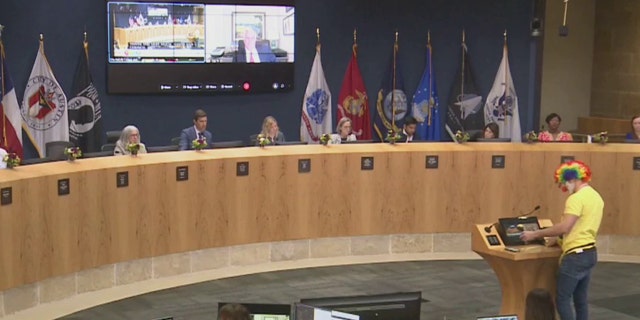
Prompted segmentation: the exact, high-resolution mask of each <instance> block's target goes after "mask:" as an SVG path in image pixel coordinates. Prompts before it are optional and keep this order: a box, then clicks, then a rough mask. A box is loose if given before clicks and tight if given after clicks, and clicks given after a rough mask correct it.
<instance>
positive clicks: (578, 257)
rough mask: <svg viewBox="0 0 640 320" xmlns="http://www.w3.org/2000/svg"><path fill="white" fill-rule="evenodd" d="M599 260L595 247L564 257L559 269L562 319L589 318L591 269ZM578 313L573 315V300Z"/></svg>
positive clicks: (557, 303)
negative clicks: (588, 292) (588, 296)
mask: <svg viewBox="0 0 640 320" xmlns="http://www.w3.org/2000/svg"><path fill="white" fill-rule="evenodd" d="M596 262H598V253H597V251H596V250H595V249H592V250H588V251H584V252H582V253H573V254H568V255H566V256H564V257H563V258H562V261H561V262H560V269H559V271H558V284H557V287H558V288H557V294H556V306H557V308H558V314H559V315H560V319H561V320H588V319H589V305H588V303H587V290H588V289H589V280H590V279H591V270H592V269H593V267H594V266H595V265H596ZM572 298H573V305H574V307H575V311H576V314H575V316H574V315H573V309H572V308H571V300H572Z"/></svg>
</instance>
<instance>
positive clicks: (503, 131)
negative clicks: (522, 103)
mask: <svg viewBox="0 0 640 320" xmlns="http://www.w3.org/2000/svg"><path fill="white" fill-rule="evenodd" d="M484 121H485V123H490V122H495V123H496V124H497V125H498V127H499V128H500V138H511V141H512V142H521V141H522V132H521V131H520V115H519V113H518V96H517V95H516V88H515V87H514V86H513V78H511V69H510V68H509V50H508V49H507V43H506V41H505V44H504V49H503V50H502V61H501V62H500V67H498V74H496V79H495V80H494V81H493V87H491V91H490V92H489V95H488V96H487V103H485V105H484Z"/></svg>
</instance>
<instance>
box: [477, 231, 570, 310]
mask: <svg viewBox="0 0 640 320" xmlns="http://www.w3.org/2000/svg"><path fill="white" fill-rule="evenodd" d="M539 222H540V226H541V227H549V226H551V225H552V223H551V221H550V220H539ZM490 225H491V224H490V223H488V224H478V225H475V226H474V228H473V230H472V232H471V249H472V250H473V251H474V252H476V253H477V254H479V255H480V256H481V257H482V258H483V259H484V260H486V261H487V263H489V265H490V266H491V268H493V271H494V272H495V273H496V276H497V277H498V281H500V286H501V287H502V306H501V308H500V314H503V315H509V314H516V315H518V318H519V319H524V309H525V300H526V297H527V293H529V291H530V290H532V289H535V288H545V289H548V290H549V291H551V293H552V294H553V296H554V297H555V292H556V272H557V270H558V264H559V261H558V259H559V258H560V254H561V253H562V249H560V247H558V246H554V247H546V246H543V245H524V246H516V247H514V248H517V249H519V250H520V251H519V252H510V251H507V250H505V247H506V246H505V245H504V243H503V242H502V239H501V238H500V236H499V235H498V230H497V229H496V227H495V226H493V227H492V228H491V230H489V232H487V231H486V230H485V227H487V226H490ZM494 237H495V238H494ZM495 239H498V240H499V243H497V244H496V242H495ZM490 240H493V241H492V242H493V244H491V243H490Z"/></svg>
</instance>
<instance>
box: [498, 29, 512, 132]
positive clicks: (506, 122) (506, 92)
mask: <svg viewBox="0 0 640 320" xmlns="http://www.w3.org/2000/svg"><path fill="white" fill-rule="evenodd" d="M502 49H503V50H502V55H503V57H502V58H503V59H504V58H506V57H508V56H507V29H504V47H503V48H502ZM508 66H509V64H508V63H506V64H505V66H504V96H505V101H504V103H505V106H506V103H507V101H506V99H507V97H508V95H509V81H508V80H509V79H507V73H508V72H509V70H508V69H507V67H508ZM512 117H513V114H512ZM504 129H505V130H509V132H511V130H510V129H509V117H508V115H507V110H505V111H504ZM505 130H502V131H505ZM500 134H501V135H502V134H504V133H503V132H500ZM509 136H511V134H509Z"/></svg>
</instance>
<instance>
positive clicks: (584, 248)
mask: <svg viewBox="0 0 640 320" xmlns="http://www.w3.org/2000/svg"><path fill="white" fill-rule="evenodd" d="M595 249H596V244H595V242H591V243H587V244H585V245H581V246H578V247H574V248H571V249H569V250H567V251H565V252H563V253H562V255H563V256H566V255H568V254H579V253H583V252H588V251H592V250H595Z"/></svg>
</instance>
